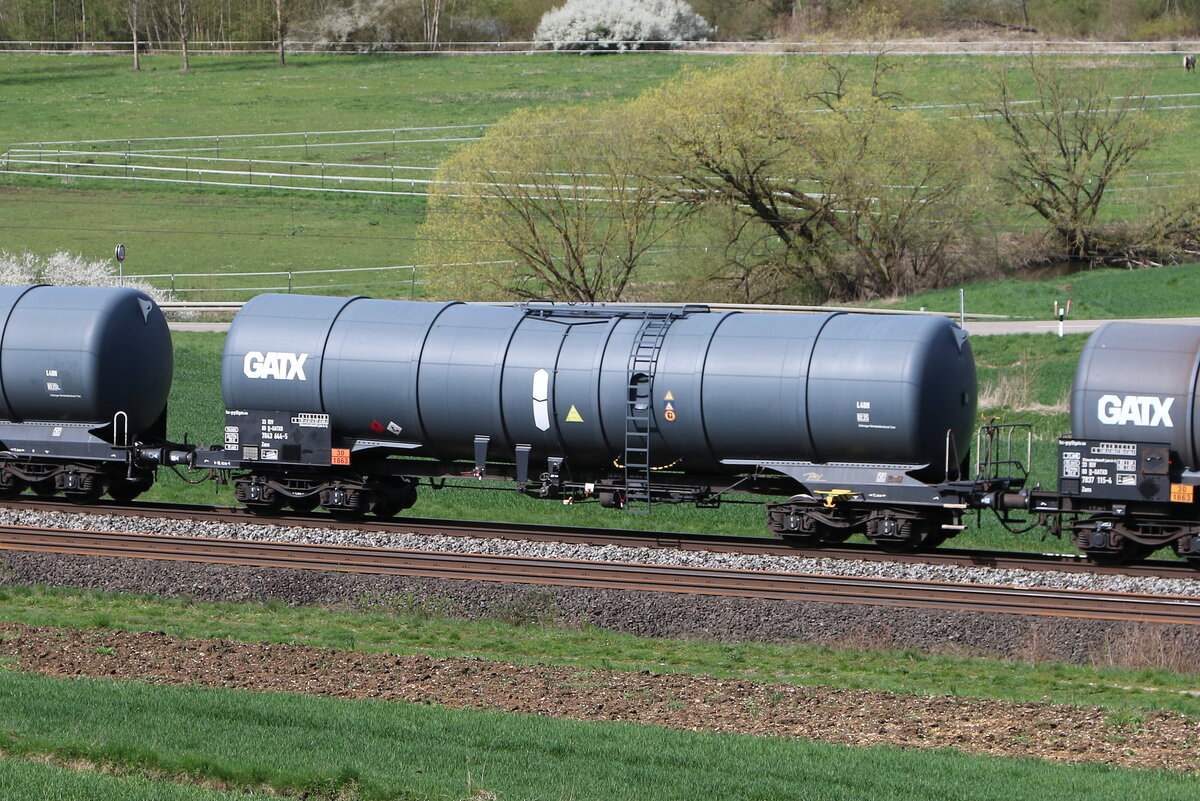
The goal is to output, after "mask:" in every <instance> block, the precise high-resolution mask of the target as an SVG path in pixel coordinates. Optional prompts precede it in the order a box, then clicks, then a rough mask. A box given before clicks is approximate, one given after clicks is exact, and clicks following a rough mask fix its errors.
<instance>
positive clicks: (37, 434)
mask: <svg viewBox="0 0 1200 801" xmlns="http://www.w3.org/2000/svg"><path fill="white" fill-rule="evenodd" d="M172 362H173V354H172V350H171V335H170V332H169V331H168V329H167V323H166V320H165V319H164V318H163V315H162V312H161V310H160V309H159V308H158V306H157V304H155V302H154V301H153V300H152V299H151V298H150V297H149V296H147V295H145V294H144V293H142V292H139V291H137V290H134V289H128V288H116V287H59V286H45V285H33V286H21V287H0V446H2V452H0V492H2V493H3V494H6V495H14V494H16V493H18V492H20V491H21V490H22V489H24V488H25V487H26V486H32V487H33V489H34V490H35V491H37V492H38V493H39V494H44V495H52V494H55V493H58V492H62V493H64V494H65V495H66V496H67V497H68V498H71V499H72V500H78V501H86V500H91V499H94V498H96V497H98V496H99V495H100V494H102V493H103V492H105V491H109V492H111V493H112V494H113V495H114V496H116V497H132V496H133V495H136V494H137V493H138V492H140V491H142V490H143V489H146V488H148V487H149V486H150V484H151V483H152V482H153V466H152V465H150V464H148V463H147V462H146V460H145V458H144V454H143V452H142V449H143V447H144V446H147V445H156V444H162V443H163V442H164V437H165V433H166V431H165V428H166V407H167V396H168V394H169V392H170V389H171V375H172Z"/></svg>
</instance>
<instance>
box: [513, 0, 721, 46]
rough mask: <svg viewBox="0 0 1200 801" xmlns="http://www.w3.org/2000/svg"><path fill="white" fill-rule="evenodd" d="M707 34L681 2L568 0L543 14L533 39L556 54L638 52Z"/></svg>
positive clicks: (705, 25) (704, 24)
mask: <svg viewBox="0 0 1200 801" xmlns="http://www.w3.org/2000/svg"><path fill="white" fill-rule="evenodd" d="M710 33H712V28H710V27H709V24H708V23H707V22H705V21H704V18H703V17H701V16H700V15H699V14H697V13H696V12H695V11H693V10H692V8H691V6H689V5H688V4H687V3H685V2H683V0H567V3H566V4H565V5H563V6H560V7H558V8H555V9H551V10H550V11H547V12H546V14H545V15H544V16H543V17H542V21H541V22H540V23H539V24H538V27H537V30H536V31H535V32H534V34H533V38H534V40H535V41H537V42H538V43H540V44H544V45H549V46H551V47H553V48H554V49H555V50H637V49H639V48H644V47H646V46H651V47H654V46H660V47H661V46H665V45H670V44H679V43H681V42H692V41H697V40H702V39H704V38H706V37H707V36H708V35H709V34H710Z"/></svg>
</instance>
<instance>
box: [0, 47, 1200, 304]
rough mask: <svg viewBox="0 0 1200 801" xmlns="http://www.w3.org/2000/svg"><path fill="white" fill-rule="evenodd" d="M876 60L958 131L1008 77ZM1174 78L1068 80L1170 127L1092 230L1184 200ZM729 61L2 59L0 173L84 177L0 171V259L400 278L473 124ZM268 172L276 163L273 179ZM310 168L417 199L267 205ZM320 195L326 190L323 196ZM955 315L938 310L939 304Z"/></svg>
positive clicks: (399, 285) (1145, 64) (318, 280)
mask: <svg viewBox="0 0 1200 801" xmlns="http://www.w3.org/2000/svg"><path fill="white" fill-rule="evenodd" d="M793 58H799V57H793ZM893 60H894V62H895V68H894V69H892V70H890V71H889V72H888V75H887V80H888V81H889V82H890V86H891V87H892V88H893V89H895V90H896V91H898V92H899V93H900V97H901V98H902V100H901V102H902V103H904V104H907V105H908V106H911V107H915V108H919V109H923V110H924V113H928V114H954V115H962V114H968V115H969V114H972V113H974V109H973V106H972V104H973V103H977V102H979V101H981V100H983V99H985V98H986V97H987V90H986V87H987V83H988V80H989V77H990V75H991V73H992V71H994V70H996V69H998V68H1001V67H1011V66H1018V67H1019V66H1020V65H1021V64H1022V59H1020V58H1018V57H949V56H946V57H932V56H930V57H904V58H900V57H896V58H894V59H893ZM1176 61H1177V60H1176V58H1175V56H1173V55H1170V54H1162V55H1157V56H1111V57H1110V56H1106V57H1102V58H1093V59H1073V60H1071V61H1070V63H1078V64H1082V65H1083V66H1086V67H1088V68H1093V69H1097V70H1104V71H1105V72H1106V75H1107V76H1108V77H1109V79H1110V82H1111V90H1112V91H1114V92H1122V91H1130V92H1134V91H1144V92H1147V93H1149V94H1152V95H1163V96H1166V97H1165V98H1164V99H1162V100H1161V104H1162V106H1164V107H1165V108H1162V109H1160V110H1153V111H1148V112H1147V113H1152V114H1155V115H1157V116H1159V117H1162V118H1164V119H1167V118H1170V119H1174V120H1177V121H1178V122H1179V123H1180V127H1179V129H1178V131H1177V133H1176V135H1173V136H1171V137H1169V138H1168V139H1167V140H1166V141H1165V142H1164V143H1163V144H1162V146H1161V147H1160V148H1158V150H1157V151H1155V152H1154V153H1153V154H1150V155H1148V156H1146V157H1145V158H1143V159H1141V160H1140V161H1139V162H1138V164H1137V167H1136V170H1135V173H1134V174H1131V175H1129V176H1127V177H1126V178H1125V179H1123V180H1122V182H1120V184H1119V185H1118V186H1117V187H1115V188H1114V189H1113V190H1112V194H1111V195H1110V197H1111V198H1112V201H1113V202H1112V205H1111V207H1110V208H1109V210H1108V214H1109V216H1110V217H1112V218H1114V219H1120V218H1122V217H1125V216H1128V215H1131V214H1134V213H1135V212H1138V211H1140V210H1144V209H1145V208H1147V207H1148V206H1149V205H1152V204H1153V203H1155V202H1158V201H1159V200H1160V199H1161V198H1162V197H1163V196H1165V195H1169V194H1171V193H1173V192H1177V191H1184V190H1185V188H1186V187H1188V186H1189V185H1191V184H1192V183H1194V181H1193V180H1192V178H1191V176H1193V175H1194V174H1193V173H1192V172H1191V170H1192V165H1193V164H1194V163H1195V160H1196V158H1195V157H1196V155H1197V145H1196V144H1195V143H1194V141H1193V139H1192V138H1191V137H1188V136H1186V131H1187V129H1188V127H1189V124H1192V123H1194V122H1195V121H1196V114H1197V110H1196V108H1195V106H1196V104H1195V103H1193V102H1192V100H1193V99H1194V98H1192V97H1191V95H1190V93H1191V92H1192V90H1193V89H1194V85H1193V83H1192V82H1191V81H1190V80H1189V76H1187V75H1186V74H1185V73H1184V72H1183V71H1182V70H1181V69H1179V68H1178V64H1177V63H1176ZM728 62H729V57H726V56H712V55H698V54H692V55H687V56H679V55H671V54H662V53H659V54H653V53H651V54H645V53H643V54H623V55H620V56H609V57H597V58H586V57H580V56H578V55H562V54H557V55H556V54H535V55H511V54H509V55H496V56H478V57H442V58H430V57H425V56H405V55H386V56H322V55H298V56H296V57H295V58H294V59H292V60H291V61H289V66H288V67H286V68H282V69H281V68H279V67H278V66H276V65H274V64H272V63H270V62H269V61H268V60H266V59H265V58H263V57H256V56H229V57H212V56H208V57H198V58H196V59H194V60H193V70H192V71H191V72H189V73H181V72H180V71H179V70H178V64H177V60H176V59H175V58H174V57H173V56H152V57H148V58H147V59H146V60H145V62H144V63H145V69H144V70H143V71H142V72H141V73H133V72H132V71H131V70H130V69H129V65H128V63H126V62H125V61H124V60H123V59H118V58H112V57H69V56H64V57H54V58H44V57H35V56H6V57H5V58H4V60H3V62H2V63H0V110H3V111H5V112H10V113H4V114H3V115H2V116H0V120H2V121H0V154H9V157H10V158H12V157H14V156H13V154H16V153H17V152H18V151H19V150H21V149H22V148H29V147H34V148H38V147H51V146H52V144H51V143H54V142H72V143H74V144H71V145H69V146H63V147H66V148H67V149H69V150H73V151H78V152H77V153H76V155H75V156H73V157H71V158H73V159H74V160H75V161H77V162H78V163H80V164H81V165H82V166H81V168H78V169H75V168H63V169H57V168H55V167H53V166H44V167H40V168H38V169H43V170H46V171H48V172H49V173H50V174H47V175H42V176H36V177H35V176H23V175H17V174H13V173H12V172H7V173H6V172H4V171H3V168H4V167H5V166H8V168H9V169H10V170H14V169H20V168H19V167H14V166H12V164H10V162H9V160H8V159H6V158H5V156H4V155H0V250H7V251H10V252H22V251H30V252H34V253H39V254H50V253H53V252H55V251H59V250H66V251H70V252H78V253H81V254H83V255H85V256H87V257H88V258H91V259H108V258H111V252H112V248H113V246H114V245H115V244H116V243H117V242H118V241H119V242H121V243H123V244H125V245H126V247H127V250H128V253H129V258H128V259H127V261H126V262H125V265H124V269H125V270H126V272H127V273H129V274H139V275H147V274H155V275H160V274H168V275H178V276H183V277H182V278H180V279H178V280H177V281H174V282H172V280H171V279H169V278H168V279H156V283H157V284H159V285H160V286H169V285H170V284H171V283H176V284H177V285H178V287H180V288H187V289H189V290H196V291H194V292H193V293H192V294H187V293H184V294H182V295H181V298H182V299H195V298H200V297H208V298H210V299H241V298H244V297H247V296H249V294H252V291H241V292H238V291H235V289H236V288H246V287H250V288H258V287H272V286H286V285H287V281H286V279H281V278H279V277H273V278H271V279H270V280H257V281H255V280H249V279H237V280H235V279H221V278H213V277H203V278H194V279H188V278H186V276H188V275H190V274H196V273H199V274H211V273H216V274H229V273H261V272H267V271H288V270H296V271H300V270H312V269H328V268H346V267H352V268H364V267H384V266H396V265H411V264H414V263H416V261H417V254H418V246H419V242H418V241H417V227H418V225H419V223H420V222H421V220H422V219H423V218H424V215H425V212H426V208H425V198H424V189H423V184H420V183H419V180H424V179H428V178H430V177H432V174H433V173H432V170H433V169H434V168H435V167H436V166H437V165H438V164H439V163H440V162H441V161H442V160H443V159H444V158H445V157H446V156H447V155H449V154H450V153H451V152H453V151H454V149H456V148H458V147H461V146H462V144H463V143H464V142H468V141H472V140H473V139H474V138H476V137H478V136H479V135H480V134H481V133H482V131H483V130H484V129H485V127H486V126H487V125H488V124H490V123H492V122H494V121H495V120H497V119H499V118H500V117H502V116H503V115H505V114H507V113H508V112H511V111H513V110H516V109H518V108H524V107H533V106H548V107H553V106H561V105H564V104H572V103H587V104H600V103H604V102H606V101H610V100H625V99H629V98H632V97H634V96H636V95H637V94H638V93H639V92H640V91H642V90H643V89H646V88H647V87H651V86H654V85H656V84H658V83H660V82H662V81H663V80H666V79H667V78H669V77H671V76H673V75H674V74H676V73H677V72H678V71H679V70H680V69H685V68H688V69H709V68H713V67H717V66H720V65H722V64H727V63H728ZM846 63H848V64H849V65H851V68H852V70H854V71H857V72H860V73H861V72H862V71H864V70H866V69H867V63H868V59H866V58H865V57H851V58H850V59H849V60H848V61H847V62H846ZM1015 81H1016V84H1015V85H1016V89H1017V92H1018V93H1020V92H1028V91H1029V87H1028V85H1027V80H1026V79H1024V78H1022V77H1021V76H1019V75H1018V77H1017V78H1016V79H1015ZM1022 81H1024V83H1023V82H1022ZM322 132H324V133H322ZM330 132H354V133H330ZM97 140H100V141H97ZM139 140H142V141H139ZM130 150H133V151H155V152H158V153H159V155H160V156H161V157H162V158H168V157H170V158H175V159H179V158H184V159H186V158H188V157H189V156H190V157H191V158H196V159H199V158H214V157H215V158H221V159H228V160H230V162H229V163H228V164H225V165H224V167H223V169H225V170H227V171H229V172H230V173H231V174H232V173H236V172H238V171H246V170H251V171H253V170H255V169H258V170H270V169H274V170H275V171H276V172H277V173H278V174H279V176H280V177H277V178H275V179H271V180H272V181H273V183H274V184H275V188H271V187H267V186H262V185H261V183H262V181H263V180H264V179H262V178H261V177H260V178H259V180H258V183H256V182H255V181H254V179H253V177H250V178H248V179H247V178H246V177H242V178H234V177H230V176H226V179H227V180H228V181H229V182H232V183H234V184H237V185H230V186H202V185H199V184H197V183H191V184H189V183H188V182H187V180H188V178H189V177H190V178H192V179H195V178H196V175H195V174H194V173H186V171H185V173H186V174H185V179H184V181H182V182H178V183H161V182H152V181H146V182H140V181H139V182H130V181H126V180H97V179H93V178H89V177H88V175H89V174H94V170H89V169H86V167H87V165H88V163H89V162H95V161H97V160H103V159H102V158H101V156H100V155H99V154H100V153H101V152H109V153H110V154H115V156H116V157H118V158H119V157H120V156H121V154H122V153H124V152H128V151H130ZM243 160H245V162H246V163H243ZM271 161H276V162H278V163H277V164H275V166H274V167H271V166H270V165H269V162H271ZM14 163H15V162H14ZM255 163H257V164H258V166H257V167H255V166H254V164H255ZM302 164H306V165H309V166H308V167H304V166H301V165H302ZM326 164H329V165H333V164H338V165H343V166H341V167H337V168H334V167H332V166H330V167H329V168H328V170H329V171H332V172H336V171H338V170H341V171H342V172H346V171H352V170H354V169H368V168H374V169H386V170H389V171H390V172H389V174H390V175H392V176H393V177H394V176H395V175H396V171H397V170H399V171H400V173H399V174H400V175H401V176H402V177H403V176H408V177H410V178H411V177H414V176H415V177H416V179H417V180H418V182H417V183H412V184H410V185H407V186H406V185H404V183H403V180H400V181H399V184H400V185H399V186H396V185H395V184H396V183H397V182H396V181H395V180H392V181H390V182H389V185H388V189H389V191H387V192H385V193H383V194H374V195H354V194H340V193H337V192H333V191H326V192H318V191H294V190H291V189H287V188H284V187H288V186H294V185H296V183H297V177H296V175H295V173H298V172H301V171H303V170H306V169H307V170H310V171H311V170H315V169H318V167H316V166H313V165H320V166H319V169H320V170H321V171H322V173H324V172H325V171H326V167H325V166H323V165H326ZM93 166H94V165H93ZM193 168H194V163H193ZM131 169H132V173H131ZM130 174H132V175H135V176H136V175H137V174H138V173H137V170H136V168H130V167H126V168H125V169H124V172H123V173H122V175H121V176H118V177H121V178H122V179H123V178H124V177H126V176H128V175H130ZM239 182H240V183H239ZM322 183H323V184H324V185H326V187H327V188H328V189H334V188H337V187H334V186H333V185H332V180H331V181H322ZM346 186H350V184H347V185H346ZM341 188H346V187H341ZM988 224H989V225H990V226H992V227H993V228H994V229H995V230H996V231H997V232H998V233H1028V232H1035V231H1040V230H1041V224H1040V223H1039V222H1038V221H1037V220H1035V219H1032V218H1031V216H1030V215H1028V214H1025V213H1023V212H1021V211H1020V210H1015V209H1010V210H1007V211H1004V212H1003V213H1002V214H1001V215H1000V216H998V217H997V219H995V220H990V221H988ZM997 241H998V242H1002V241H1003V239H999V240H997ZM651 272H653V267H652V269H651ZM650 277H651V278H653V275H651V276H650ZM413 278H414V276H413V275H412V273H411V272H396V273H389V274H382V275H381V274H370V275H368V276H366V277H360V276H345V275H342V276H340V277H339V276H336V275H335V276H329V275H325V276H319V277H313V278H311V279H309V280H307V281H306V282H304V285H305V286H308V287H310V289H309V290H308V291H326V292H330V293H334V294H345V293H349V292H365V293H368V294H373V295H376V296H381V297H409V296H413V295H416V296H420V294H421V287H420V283H419V282H420V275H419V273H418V275H417V276H416V278H417V281H416V283H414V282H413V280H412V279H413ZM217 290H220V291H217ZM680 291H681V292H682V293H684V294H686V293H687V292H688V291H689V290H687V289H681V290H680ZM692 291H698V290H692ZM676 299H677V300H690V299H693V298H689V297H679V298H676ZM956 307H957V302H956V301H954V302H951V303H950V304H949V308H956ZM1028 313H1029V312H1028V311H1026V314H1028Z"/></svg>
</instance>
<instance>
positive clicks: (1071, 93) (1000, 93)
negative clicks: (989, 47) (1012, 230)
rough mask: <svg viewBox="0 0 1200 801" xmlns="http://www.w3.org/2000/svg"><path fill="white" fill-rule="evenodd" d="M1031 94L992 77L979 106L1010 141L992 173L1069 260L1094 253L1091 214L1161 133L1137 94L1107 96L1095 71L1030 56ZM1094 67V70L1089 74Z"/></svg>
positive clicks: (1164, 127) (1144, 99)
mask: <svg viewBox="0 0 1200 801" xmlns="http://www.w3.org/2000/svg"><path fill="white" fill-rule="evenodd" d="M1028 70H1029V75H1030V77H1031V78H1032V80H1033V97H1032V98H1025V99H1022V98H1020V97H1018V96H1017V94H1016V92H1015V90H1014V89H1013V85H1012V81H1011V80H1010V75H1009V74H1008V73H1005V72H1001V73H998V74H997V75H996V76H995V78H994V79H993V84H994V89H995V94H996V99H995V100H994V101H993V102H991V103H985V104H984V105H983V106H982V112H983V113H984V114H985V115H988V116H990V117H991V118H992V119H993V120H995V122H996V129H997V133H998V135H999V136H1000V138H1001V139H1002V140H1004V141H1005V142H1006V143H1007V144H1008V145H1009V148H1010V152H1009V154H1008V156H1009V157H1008V159H1007V161H1005V162H1004V165H1005V166H1004V169H1003V172H1002V173H1001V174H1000V180H1001V181H1002V182H1003V183H1004V185H1005V186H1006V187H1007V188H1008V189H1010V190H1011V192H1012V197H1013V200H1014V201H1015V202H1016V203H1019V204H1022V205H1025V206H1028V207H1029V208H1031V209H1033V211H1035V212H1036V213H1037V214H1038V215H1039V216H1041V217H1042V218H1044V219H1045V220H1046V221H1047V222H1048V223H1050V226H1051V228H1052V229H1053V230H1054V232H1055V233H1056V234H1057V235H1058V236H1059V237H1060V239H1061V240H1062V243H1063V244H1064V246H1065V247H1066V252H1067V257H1068V258H1070V259H1072V260H1090V259H1093V258H1095V257H1096V255H1097V254H1096V252H1095V241H1094V240H1095V234H1096V225H1097V218H1098V216H1099V214H1100V211H1101V208H1102V207H1103V204H1104V200H1105V197H1106V196H1107V193H1108V191H1109V190H1110V189H1111V188H1112V184H1113V182H1114V181H1115V180H1116V179H1117V178H1119V177H1120V176H1121V175H1122V174H1124V173H1125V172H1126V171H1127V170H1128V169H1129V167H1130V165H1131V164H1132V163H1133V162H1134V161H1135V160H1136V159H1137V158H1138V156H1140V155H1141V154H1142V153H1144V152H1146V151H1147V150H1149V149H1150V148H1151V147H1153V146H1154V144H1155V143H1156V142H1157V141H1158V140H1159V139H1160V138H1161V137H1162V136H1163V135H1164V134H1165V133H1166V132H1167V130H1168V126H1167V125H1165V124H1164V123H1162V122H1161V121H1158V120H1155V119H1154V118H1153V116H1152V115H1150V114H1148V113H1146V109H1147V106H1148V105H1149V103H1150V102H1151V101H1150V100H1149V98H1147V97H1146V95H1145V94H1144V93H1141V92H1135V93H1132V94H1129V93H1124V92H1122V93H1121V94H1120V95H1114V94H1113V93H1112V92H1110V90H1109V87H1108V80H1107V77H1106V76H1105V74H1104V73H1103V72H1102V71H1099V70H1082V69H1064V68H1055V67H1050V66H1047V65H1045V64H1043V63H1040V62H1037V61H1031V62H1030V63H1029V66H1028ZM1094 73H1099V74H1094Z"/></svg>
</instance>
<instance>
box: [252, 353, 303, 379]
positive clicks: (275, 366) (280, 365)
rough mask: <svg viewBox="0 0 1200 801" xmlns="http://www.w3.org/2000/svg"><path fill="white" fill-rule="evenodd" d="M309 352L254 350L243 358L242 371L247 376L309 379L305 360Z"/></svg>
mask: <svg viewBox="0 0 1200 801" xmlns="http://www.w3.org/2000/svg"><path fill="white" fill-rule="evenodd" d="M307 360H308V354H307V353H280V352H277V351H273V350H272V351H267V352H266V353H263V352H261V351H257V350H252V351H249V352H248V353H247V354H246V357H245V358H244V359H242V372H243V373H245V375H246V378H276V379H280V380H283V381H307V380H308V378H307V377H306V376H305V375H304V362H305V361H307Z"/></svg>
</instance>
